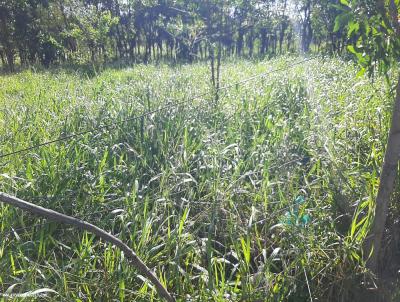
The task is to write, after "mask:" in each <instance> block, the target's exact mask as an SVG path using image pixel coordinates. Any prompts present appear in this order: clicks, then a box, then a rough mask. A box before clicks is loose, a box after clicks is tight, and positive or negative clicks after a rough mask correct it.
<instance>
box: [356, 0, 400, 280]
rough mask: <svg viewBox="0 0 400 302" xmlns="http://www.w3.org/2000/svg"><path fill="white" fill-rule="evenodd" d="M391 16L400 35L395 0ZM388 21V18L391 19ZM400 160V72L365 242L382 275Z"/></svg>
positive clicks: (371, 262)
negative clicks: (384, 237) (384, 244)
mask: <svg viewBox="0 0 400 302" xmlns="http://www.w3.org/2000/svg"><path fill="white" fill-rule="evenodd" d="M378 4H379V5H380V7H381V9H384V7H385V6H384V2H383V1H378ZM389 12H390V17H391V21H392V25H393V27H394V28H395V31H396V36H397V38H400V25H399V23H398V16H397V12H398V8H397V5H396V4H395V2H394V0H391V1H390V10H389ZM387 22H388V21H387ZM399 160H400V74H399V75H398V79H397V87H396V97H395V101H394V106H393V113H392V123H391V126H390V131H389V138H388V142H387V146H386V153H385V158H384V160H383V167H382V172H381V177H380V182H379V189H378V195H377V197H376V207H375V217H374V221H373V224H372V228H371V231H370V234H369V235H370V236H369V238H368V239H367V240H366V241H365V246H364V253H365V257H368V256H369V255H370V254H371V253H372V254H371V257H370V258H369V259H368V260H367V267H368V268H369V269H370V270H371V271H372V272H373V273H375V274H378V273H379V271H378V263H379V259H380V254H381V248H382V239H383V234H384V232H385V225H386V218H387V214H388V207H389V203H390V197H391V195H392V193H393V189H394V185H395V181H396V176H397V170H398V164H399Z"/></svg>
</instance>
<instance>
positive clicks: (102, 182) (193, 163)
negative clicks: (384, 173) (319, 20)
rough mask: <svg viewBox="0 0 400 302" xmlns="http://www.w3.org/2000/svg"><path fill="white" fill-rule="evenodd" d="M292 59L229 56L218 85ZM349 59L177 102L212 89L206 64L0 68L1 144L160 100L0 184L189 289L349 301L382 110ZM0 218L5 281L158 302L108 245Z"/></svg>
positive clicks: (1, 212) (211, 295)
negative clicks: (114, 239) (99, 232)
mask: <svg viewBox="0 0 400 302" xmlns="http://www.w3.org/2000/svg"><path fill="white" fill-rule="evenodd" d="M292 59H293V58H292ZM290 61H291V59H290V58H280V59H276V60H272V61H263V62H259V63H254V62H247V61H237V62H228V63H226V64H224V66H223V70H222V82H223V84H224V83H225V84H231V83H233V82H236V81H238V80H240V79H243V78H245V77H247V76H251V75H253V74H257V73H259V72H265V71H268V70H274V69H276V68H281V67H284V66H286V65H290V63H289V62H290ZM356 73H357V69H356V68H355V67H354V66H353V65H352V64H351V63H347V62H344V61H341V60H339V59H317V60H313V61H310V62H307V63H304V64H302V65H299V66H296V67H294V68H291V69H288V70H287V71H285V72H276V73H273V74H270V75H269V76H267V77H265V78H262V79H259V80H257V81H253V82H248V83H245V84H243V85H238V86H236V87H232V88H230V89H228V90H226V91H223V92H222V93H221V95H220V98H219V102H218V103H217V104H216V103H215V102H214V100H213V99H212V96H211V95H210V97H203V98H200V99H195V100H193V101H192V102H189V103H187V104H185V105H179V106H177V105H176V103H177V102H178V101H179V100H182V99H183V98H190V97H191V96H194V95H197V94H199V93H202V92H204V91H207V90H208V89H210V86H209V74H208V68H207V66H206V65H204V64H194V65H182V66H179V67H168V66H163V65H162V66H151V65H138V66H135V67H133V68H126V69H122V70H111V69H109V70H104V71H102V72H101V73H98V74H97V75H96V76H92V77H90V76H88V75H86V74H85V73H84V72H77V73H73V72H67V71H63V70H53V71H47V72H40V73H36V72H34V71H25V72H21V73H19V74H15V75H8V76H1V78H0V85H1V86H0V106H1V109H2V110H1V112H0V125H1V126H0V153H1V154H4V153H7V152H11V151H13V150H16V149H20V148H25V147H29V146H30V145H33V144H37V143H40V142H43V141H46V140H49V139H54V138H58V137H61V136H64V135H68V134H71V133H75V132H79V131H83V130H86V129H90V128H93V127H98V126H101V125H104V124H107V123H110V122H118V121H121V120H124V119H126V118H127V117H130V116H133V115H140V114H141V113H144V112H146V111H149V110H154V109H156V108H158V107H160V106H164V105H167V104H169V105H170V107H169V109H168V110H162V111H160V112H157V113H155V114H153V115H151V116H149V117H146V118H142V119H137V120H131V121H129V122H126V123H121V124H118V126H116V127H110V128H105V129H102V130H101V131H99V132H96V133H94V134H92V133H88V134H85V135H83V136H81V137H80V138H79V139H73V140H68V141H65V142H61V143H57V144H52V145H49V146H46V147H42V148H38V149H34V150H31V151H29V152H27V153H24V154H18V155H15V156H11V157H8V158H3V159H2V160H1V162H0V167H1V170H0V171H1V173H0V189H1V190H2V191H5V192H8V193H11V194H15V195H17V196H18V197H20V198H23V199H26V200H28V201H32V202H35V203H37V204H40V205H42V206H46V207H49V208H52V209H55V210H57V211H60V212H63V213H66V214H68V215H72V216H76V217H80V218H84V219H86V220H88V221H90V222H92V223H95V224H97V225H98V226H100V227H102V228H104V229H106V230H107V231H110V232H112V233H113V234H116V235H117V236H118V237H119V238H120V239H122V240H123V241H125V242H127V243H128V244H129V245H130V246H131V247H132V248H133V249H134V250H135V251H136V252H137V253H138V255H139V256H140V257H142V259H144V261H145V262H146V263H147V264H148V265H149V266H150V267H152V268H154V270H155V272H156V274H157V276H158V277H159V278H160V279H161V280H162V281H163V282H164V283H165V284H166V285H167V287H168V288H169V289H170V291H171V292H173V293H175V294H176V297H177V299H179V300H181V301H310V299H311V298H314V299H316V298H319V299H325V300H333V301H349V299H351V297H352V295H353V294H354V293H353V291H352V287H353V286H354V284H357V283H358V282H361V281H362V278H363V277H365V276H366V273H365V269H364V265H363V262H362V257H361V256H362V255H361V249H360V247H361V244H362V241H363V240H364V238H365V235H366V231H367V228H368V224H369V219H370V215H368V213H370V212H371V210H372V203H371V201H372V200H373V198H374V196H375V191H376V188H377V182H378V176H379V167H380V164H381V162H382V157H383V150H384V144H383V142H384V141H385V136H386V132H387V127H388V112H389V109H388V108H389V106H390V102H389V101H388V97H387V91H386V89H385V86H384V85H381V84H380V82H379V80H378V81H377V82H376V83H375V84H373V83H371V82H370V81H369V80H367V79H366V78H357V77H356ZM223 84H222V85H223ZM0 217H1V219H0V292H1V293H6V294H15V293H27V292H31V291H34V290H37V289H43V288H48V289H52V290H54V291H56V292H57V293H53V292H48V293H44V294H43V293H42V296H36V297H34V296H32V295H29V298H27V299H28V300H29V301H44V300H48V301H100V300H102V301H158V299H159V298H158V297H157V296H156V294H155V291H154V289H153V288H152V286H151V284H149V283H148V282H147V280H145V279H144V278H143V277H142V276H140V275H138V274H137V273H136V272H135V271H134V270H133V269H132V268H130V267H129V266H128V265H127V263H126V262H125V260H124V255H123V254H121V253H120V252H119V251H118V250H117V249H115V248H114V247H113V246H109V245H105V244H104V243H102V242H100V241H99V240H97V239H96V238H95V237H93V236H92V235H90V234H86V233H83V234H82V233H79V232H78V231H76V230H74V229H72V228H69V227H64V226H61V225H57V224H55V223H47V222H45V221H44V220H42V219H40V218H38V217H34V216H32V215H30V214H29V213H24V212H22V211H20V210H15V209H13V208H11V207H9V206H6V205H1V207H0ZM310 296H311V297H310ZM0 299H1V298H0ZM4 299H5V298H3V300H4ZM18 299H22V298H18ZM35 299H36V300H35Z"/></svg>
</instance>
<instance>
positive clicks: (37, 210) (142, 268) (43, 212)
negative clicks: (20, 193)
mask: <svg viewBox="0 0 400 302" xmlns="http://www.w3.org/2000/svg"><path fill="white" fill-rule="evenodd" d="M0 201H1V202H4V203H7V204H9V205H12V206H15V207H17V208H20V209H23V210H26V211H28V212H30V213H33V214H37V215H40V216H43V217H46V218H48V219H51V220H55V221H57V222H61V223H65V224H69V225H72V226H74V227H76V228H78V229H81V230H84V231H87V232H90V233H93V234H95V235H97V236H99V237H100V238H101V239H103V240H105V241H106V242H109V243H111V244H114V245H115V246H117V247H119V248H120V249H121V250H122V251H123V252H124V254H125V255H126V256H127V258H128V259H129V260H130V262H131V263H132V264H133V266H134V267H136V268H137V269H138V271H139V272H140V273H141V274H142V275H144V276H145V277H146V278H147V279H149V280H150V281H151V282H152V283H153V284H154V285H155V287H156V290H157V293H158V294H159V295H160V296H161V297H162V298H164V299H165V300H167V301H168V302H175V299H174V298H173V297H172V296H171V295H170V293H169V292H168V291H167V289H166V288H165V287H164V286H163V285H162V283H161V282H160V281H159V280H158V278H157V277H156V275H155V274H154V273H153V272H152V271H151V270H150V269H149V268H148V267H147V266H146V264H145V263H144V262H143V261H142V260H141V259H140V258H139V257H138V256H137V255H136V253H135V252H134V251H133V250H132V249H131V248H130V247H128V246H127V245H126V244H125V243H123V242H122V241H121V240H120V239H118V238H117V237H115V236H113V235H111V234H109V233H107V232H106V231H104V230H102V229H100V228H99V227H97V226H95V225H93V224H91V223H88V222H86V221H83V220H80V219H77V218H74V217H70V216H67V215H64V214H61V213H58V212H56V211H53V210H50V209H46V208H43V207H41V206H37V205H34V204H32V203H30V202H27V201H24V200H22V199H19V198H17V197H14V196H11V195H8V194H6V193H2V192H0Z"/></svg>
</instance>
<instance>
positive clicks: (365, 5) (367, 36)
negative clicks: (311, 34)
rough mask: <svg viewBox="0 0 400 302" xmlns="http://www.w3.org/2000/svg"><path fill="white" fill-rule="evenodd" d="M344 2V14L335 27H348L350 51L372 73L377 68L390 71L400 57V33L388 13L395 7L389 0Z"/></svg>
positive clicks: (340, 16)
mask: <svg viewBox="0 0 400 302" xmlns="http://www.w3.org/2000/svg"><path fill="white" fill-rule="evenodd" d="M380 2H381V5H380V4H379V3H380ZM385 3H386V4H385ZM341 4H342V13H341V14H340V15H338V16H337V18H336V24H335V30H338V29H339V28H340V27H343V26H346V27H347V38H348V40H349V45H348V47H347V48H348V50H349V52H350V53H352V54H354V55H355V56H356V58H357V61H358V62H359V64H360V65H361V66H362V67H363V68H364V69H365V70H367V71H368V72H369V74H372V73H373V71H374V70H376V69H377V70H378V71H379V72H382V73H387V71H388V70H389V68H390V67H391V66H393V64H394V63H397V60H398V58H399V57H400V36H399V35H397V34H396V26H397V25H396V24H393V20H392V16H391V15H390V14H389V13H388V11H389V12H390V10H391V8H389V7H387V6H389V5H390V4H388V1H383V0H382V1H376V2H375V1H361V0H350V1H345V0H342V1H341ZM395 15H396V16H397V13H395ZM396 22H398V21H397V18H396Z"/></svg>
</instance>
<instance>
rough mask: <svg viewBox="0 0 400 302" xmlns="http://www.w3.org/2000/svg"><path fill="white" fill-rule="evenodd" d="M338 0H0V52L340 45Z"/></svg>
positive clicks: (107, 53) (274, 50)
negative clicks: (337, 20) (336, 19)
mask: <svg viewBox="0 0 400 302" xmlns="http://www.w3.org/2000/svg"><path fill="white" fill-rule="evenodd" d="M337 2H338V0H334V1H332V0H319V1H317V0H301V1H290V0H231V1H226V0H225V1H224V0H0V60H1V62H2V65H3V66H6V67H7V68H8V69H9V70H13V69H14V66H15V65H16V64H21V65H31V64H42V65H44V66H49V65H50V64H53V63H64V62H77V63H82V62H107V61H113V60H129V61H144V62H148V61H151V60H161V59H167V60H172V61H177V60H184V61H189V62H192V61H195V60H202V59H207V58H210V57H214V56H216V57H221V56H224V57H227V56H247V57H256V56H260V57H263V56H273V55H277V54H282V53H286V52H295V51H299V50H302V51H305V52H307V51H309V50H310V47H314V48H315V49H316V50H323V51H327V52H340V51H342V49H343V45H344V43H345V40H346V35H344V34H342V31H341V30H339V31H335V30H334V29H335V18H336V16H337V15H338V13H339V11H338V8H337V5H338V3H337Z"/></svg>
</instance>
